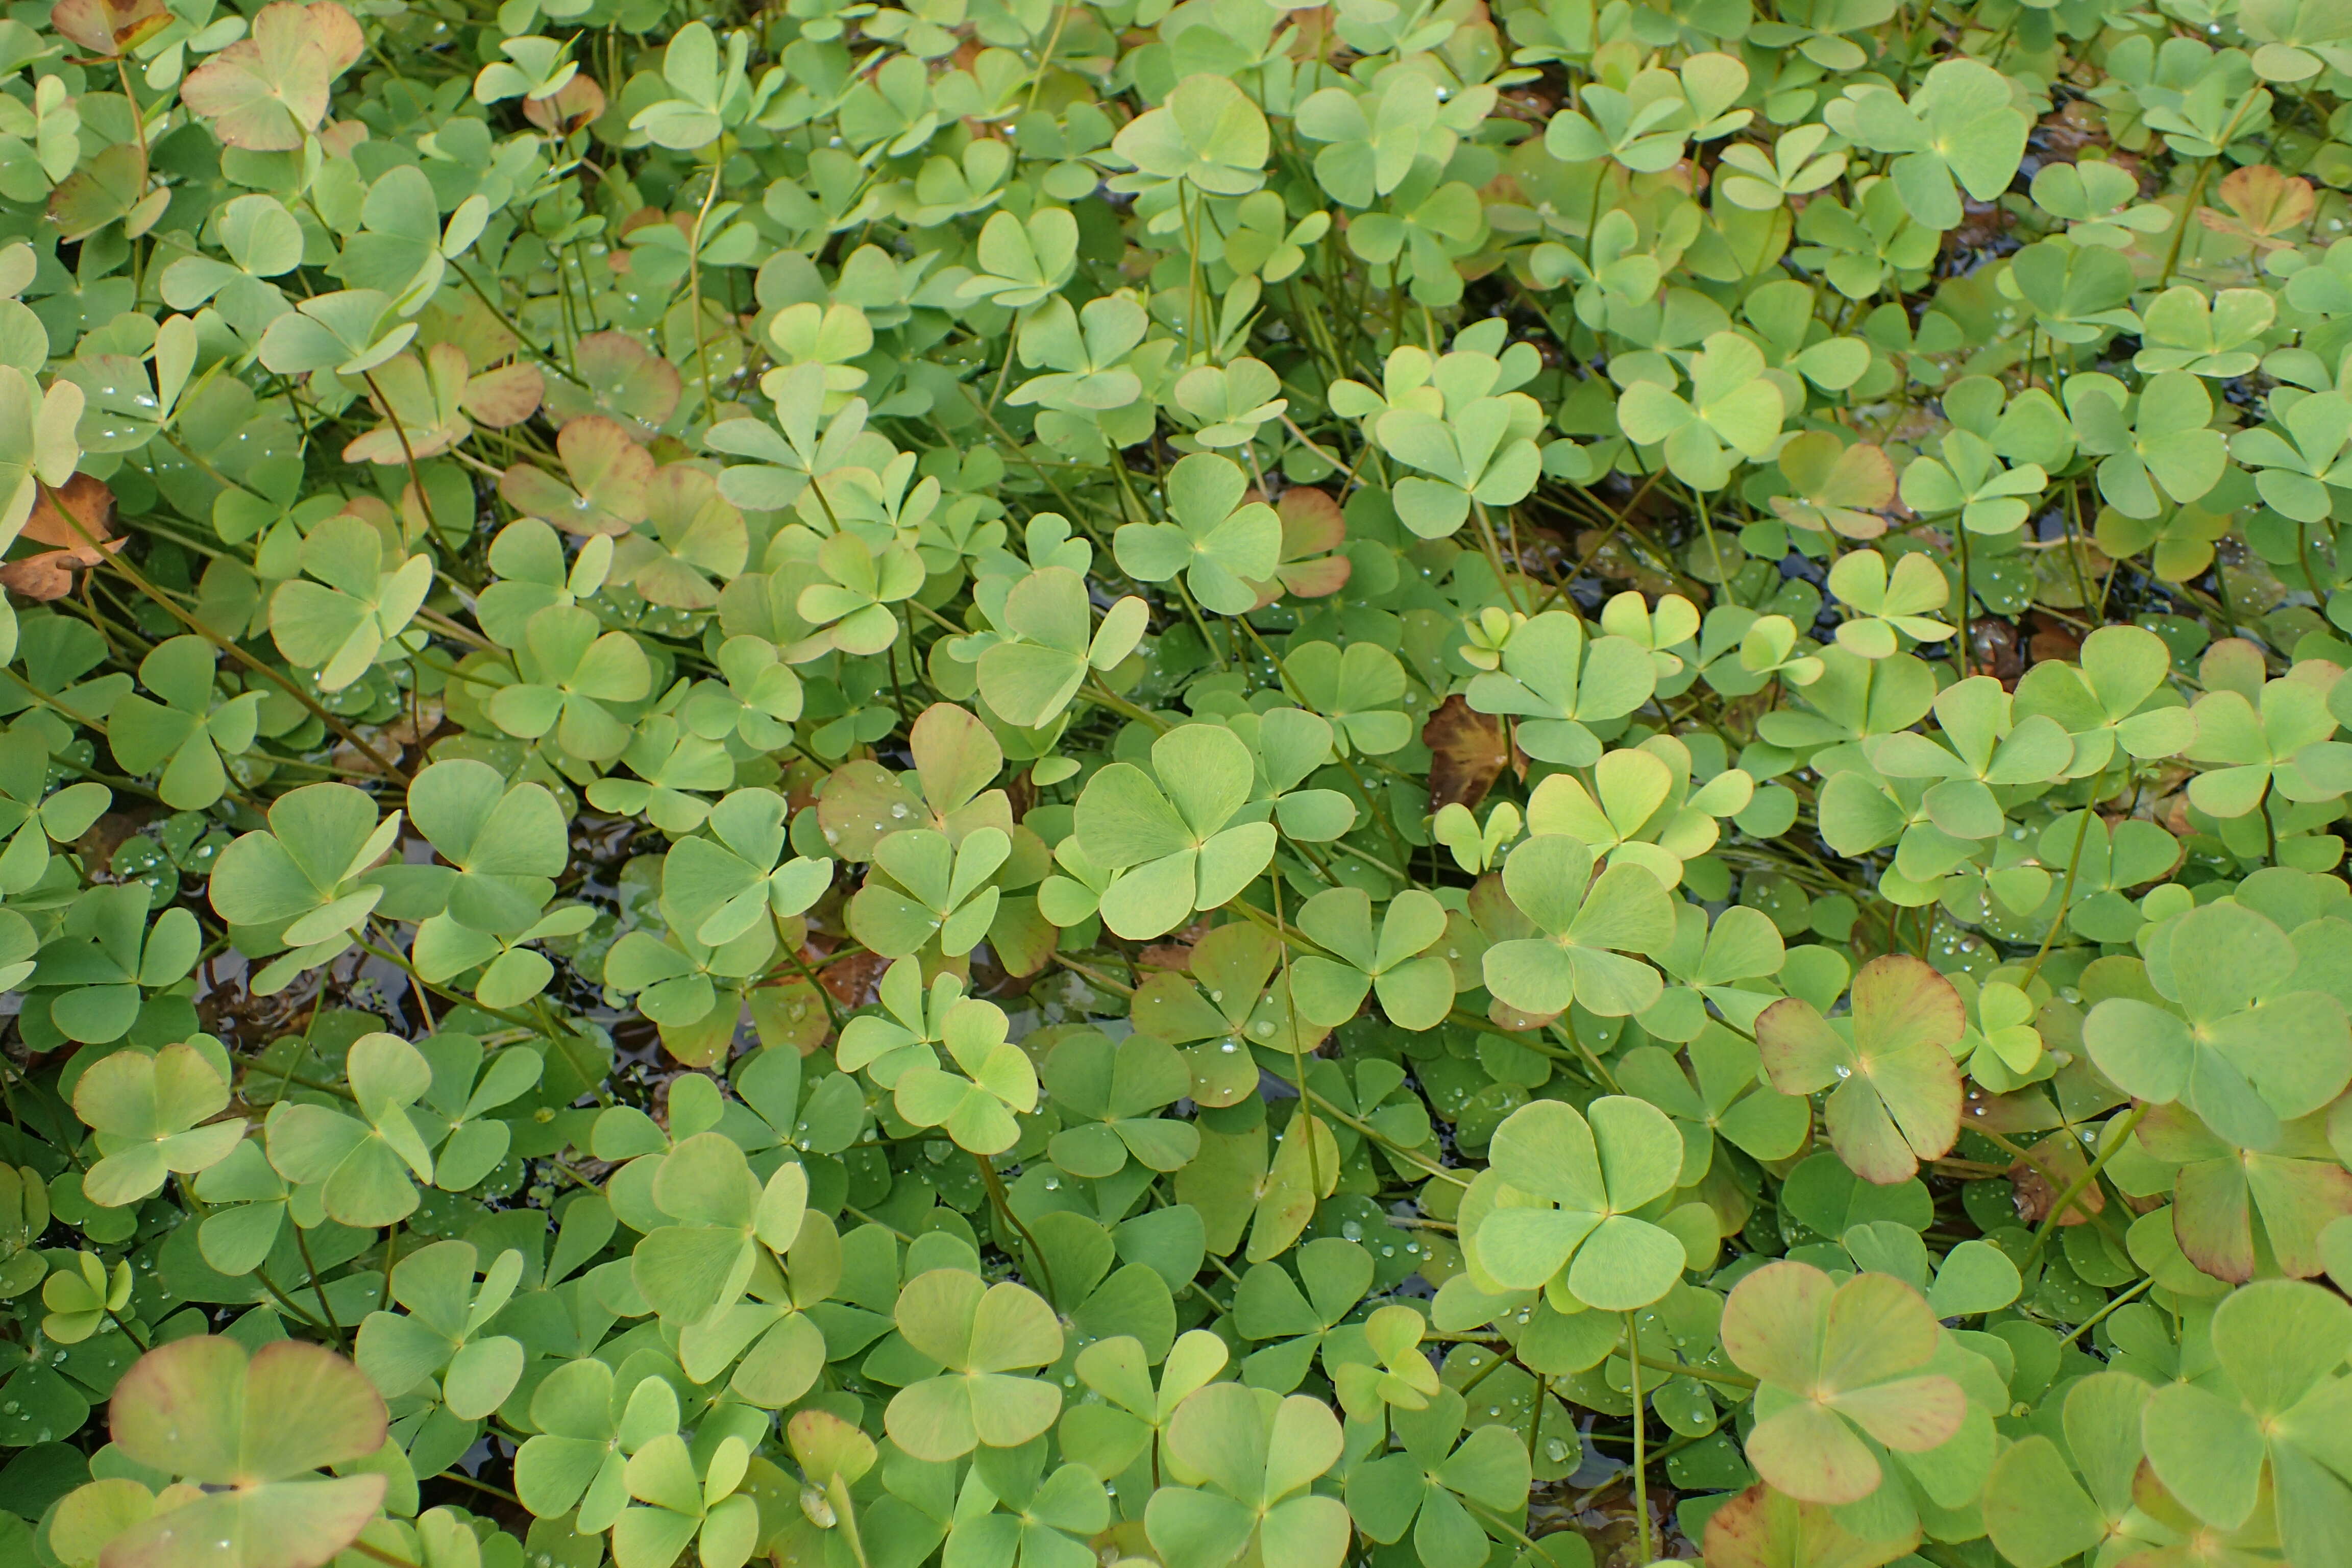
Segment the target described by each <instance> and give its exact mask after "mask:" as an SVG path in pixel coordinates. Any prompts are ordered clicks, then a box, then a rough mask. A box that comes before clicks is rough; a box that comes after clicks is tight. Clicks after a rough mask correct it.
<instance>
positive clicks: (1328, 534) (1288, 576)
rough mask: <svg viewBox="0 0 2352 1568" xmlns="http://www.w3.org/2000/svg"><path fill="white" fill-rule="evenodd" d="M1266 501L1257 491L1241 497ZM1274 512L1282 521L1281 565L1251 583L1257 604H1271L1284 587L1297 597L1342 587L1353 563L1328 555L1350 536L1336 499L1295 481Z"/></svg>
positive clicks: (1283, 494)
mask: <svg viewBox="0 0 2352 1568" xmlns="http://www.w3.org/2000/svg"><path fill="white" fill-rule="evenodd" d="M1264 499H1265V498H1264V496H1263V495H1262V494H1261V493H1260V492H1259V491H1256V490H1251V491H1250V492H1249V493H1248V494H1247V495H1246V496H1244V498H1243V500H1244V501H1251V500H1264ZM1274 510H1275V515H1276V516H1277V517H1279V518H1280V519H1281V520H1282V564H1281V565H1280V566H1278V567H1276V569H1275V581H1273V582H1271V583H1261V584H1255V587H1256V588H1257V591H1258V608H1260V609H1264V608H1265V606H1266V605H1271V604H1273V603H1274V602H1275V601H1276V599H1278V598H1280V597H1282V595H1283V594H1284V593H1285V592H1288V593H1289V594H1290V595H1292V596H1294V597H1296V598H1301V599H1319V598H1321V597H1323V596H1324V595H1328V594H1336V593H1338V592H1339V590H1340V589H1342V588H1344V587H1346V586H1347V585H1348V577H1349V574H1350V573H1351V572H1353V571H1354V569H1355V563H1353V562H1351V561H1349V559H1348V558H1347V557H1346V556H1344V555H1337V554H1332V553H1329V552H1333V551H1336V550H1338V549H1339V546H1340V545H1341V544H1342V543H1344V542H1346V540H1347V537H1348V522H1347V519H1346V518H1345V517H1343V516H1342V515H1341V514H1340V511H1339V502H1337V501H1335V500H1332V499H1331V498H1330V497H1329V496H1328V495H1327V494H1325V493H1324V492H1323V491H1321V490H1318V489H1314V488H1313V487H1311V486H1307V485H1294V486H1293V487H1291V488H1290V489H1286V490H1285V491H1283V493H1282V500H1279V501H1277V502H1276V503H1275V508H1274Z"/></svg>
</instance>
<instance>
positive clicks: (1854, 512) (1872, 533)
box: [1772, 430, 1895, 539]
mask: <svg viewBox="0 0 2352 1568" xmlns="http://www.w3.org/2000/svg"><path fill="white" fill-rule="evenodd" d="M1780 473H1781V477H1782V478H1784V479H1787V480H1788V481H1789V483H1790V485H1791V486H1792V487H1794V488H1795V490H1796V494H1795V495H1793V496H1774V497H1773V498H1772V510H1774V511H1775V512H1778V513H1779V514H1780V521H1783V522H1785V523H1787V524H1789V526H1790V527H1791V528H1805V529H1811V530H1812V531H1814V532H1816V533H1818V532H1820V531H1822V530H1824V529H1827V530H1830V531H1833V532H1836V533H1840V534H1843V535H1844V536H1845V537H1846V538H1848V539H1875V538H1877V537H1878V536H1879V535H1880V534H1882V533H1884V532H1885V531H1886V520H1885V518H1883V517H1880V516H1878V515H1876V514H1877V512H1878V510H1880V509H1882V508H1884V507H1886V506H1889V505H1891V504H1893V502H1894V500H1895V465H1894V463H1893V462H1891V461H1889V460H1888V458H1887V456H1886V454H1885V451H1883V450H1881V449H1880V448H1879V447H1874V446H1872V445H1871V444H1870V443H1868V442H1866V441H1864V442H1859V443H1856V444H1855V445H1853V446H1851V447H1847V446H1843V445H1842V444H1841V443H1840V441H1839V439H1838V437H1836V436H1835V435H1833V434H1832V433H1831V432H1829V431H1826V430H1813V431H1808V432H1806V433H1805V434H1804V435H1801V436H1799V437H1797V438H1796V439H1794V440H1792V441H1790V443H1789V444H1788V445H1787V446H1786V447H1782V448H1781V450H1780Z"/></svg>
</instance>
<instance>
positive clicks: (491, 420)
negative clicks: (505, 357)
mask: <svg viewBox="0 0 2352 1568" xmlns="http://www.w3.org/2000/svg"><path fill="white" fill-rule="evenodd" d="M546 387H547V379H546V377H544V376H542V375H541V374H540V371H539V367H538V366H537V365H535V364H510V365H506V366H503V367H501V368H500V369H498V370H491V371H484V372H483V373H482V374H479V375H478V376H475V377H473V378H472V379H471V380H469V381H467V383H466V395H465V396H464V398H463V399H462V400H460V403H459V406H460V407H462V408H464V409H465V411H466V412H467V415H469V416H472V418H473V421H474V423H475V424H477V425H487V426H489V427H490V428H491V429H493V430H503V429H505V428H506V427H507V426H509V425H520V424H521V423H522V422H523V421H524V420H526V419H528V418H530V416H532V415H534V414H536V413H538V412H539V400H540V397H541V395H542V394H543V393H544V392H545V391H546Z"/></svg>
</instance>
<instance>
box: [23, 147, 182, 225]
mask: <svg viewBox="0 0 2352 1568" xmlns="http://www.w3.org/2000/svg"><path fill="white" fill-rule="evenodd" d="M159 195H160V196H162V197H163V201H162V202H160V203H159V202H157V201H156V200H155V199H154V198H155V197H156V196H159ZM171 200H172V195H171V192H170V191H168V190H164V191H154V192H150V191H149V190H148V189H147V154H146V153H145V152H144V151H142V149H141V148H140V147H139V146H138V145H137V144H136V143H135V142H117V143H116V144H115V145H113V146H111V147H109V148H106V149H105V150H104V151H102V152H100V153H99V154H98V155H97V156H96V157H94V158H92V159H91V160H90V161H89V163H88V164H87V165H86V166H84V167H82V168H79V169H76V170H75V171H74V172H73V173H72V174H68V175H67V176H66V177H65V179H64V180H63V181H62V182H60V183H59V184H58V187H57V189H55V190H53V191H51V192H50V193H49V221H50V222H51V223H54V224H56V225H57V226H58V235H59V236H60V237H62V238H65V239H67V240H74V241H79V240H83V239H88V238H89V237H90V236H91V235H93V234H96V233H97V232H98V231H99V230H100V229H102V228H104V227H105V226H107V225H108V224H110V223H113V222H114V221H116V220H117V219H121V220H123V226H124V229H125V231H126V232H127V233H128V235H129V237H131V238H132V239H136V238H138V237H140V236H141V235H142V234H144V233H145V232H146V231H147V230H148V229H150V228H152V227H153V226H154V223H155V220H156V219H157V218H159V217H161V216H163V208H164V207H165V206H167V205H170V203H171Z"/></svg>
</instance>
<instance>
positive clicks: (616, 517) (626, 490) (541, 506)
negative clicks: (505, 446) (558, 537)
mask: <svg viewBox="0 0 2352 1568" xmlns="http://www.w3.org/2000/svg"><path fill="white" fill-rule="evenodd" d="M555 450H556V453H557V455H558V456H559V457H561V458H562V459H563V468H564V473H565V476H566V477H567V478H568V479H570V480H571V481H572V482H571V483H570V484H568V485H567V484H566V483H564V482H563V480H562V479H557V478H556V477H555V476H554V475H552V474H551V473H549V472H547V471H546V470H545V469H543V468H533V467H531V466H530V464H528V463H518V464H516V465H515V466H514V467H513V468H509V469H508V470H507V471H506V475H505V477H504V478H502V479H500V480H499V495H500V496H501V497H503V498H504V499H505V500H506V501H507V503H508V504H509V505H510V506H512V507H513V508H514V509H515V510H517V511H520V512H521V513H522V514H523V515H524V516H526V517H537V518H544V519H546V520H547V521H549V522H551V523H553V524H554V525H555V526H556V527H558V528H560V529H562V530H563V531H565V532H566V533H574V534H583V535H585V534H596V533H611V534H623V533H626V532H628V531H629V529H630V526H631V525H632V524H635V523H639V522H643V521H645V520H646V515H647V508H648V505H649V499H648V489H649V487H650V486H651V485H652V482H653V477H654V467H655V465H654V455H653V454H652V453H651V452H648V451H646V449H645V448H644V447H640V446H638V445H637V444H636V442H635V441H633V440H631V439H630V438H629V433H628V431H627V430H625V429H624V428H623V427H622V426H620V425H619V424H617V423H615V422H614V421H613V420H611V419H607V418H605V417H604V416H602V415H597V414H592V415H590V416H587V417H585V418H582V419H574V420H572V422H571V423H570V424H568V425H566V426H564V427H563V428H562V430H561V431H559V432H557V434H556V437H555Z"/></svg>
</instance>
